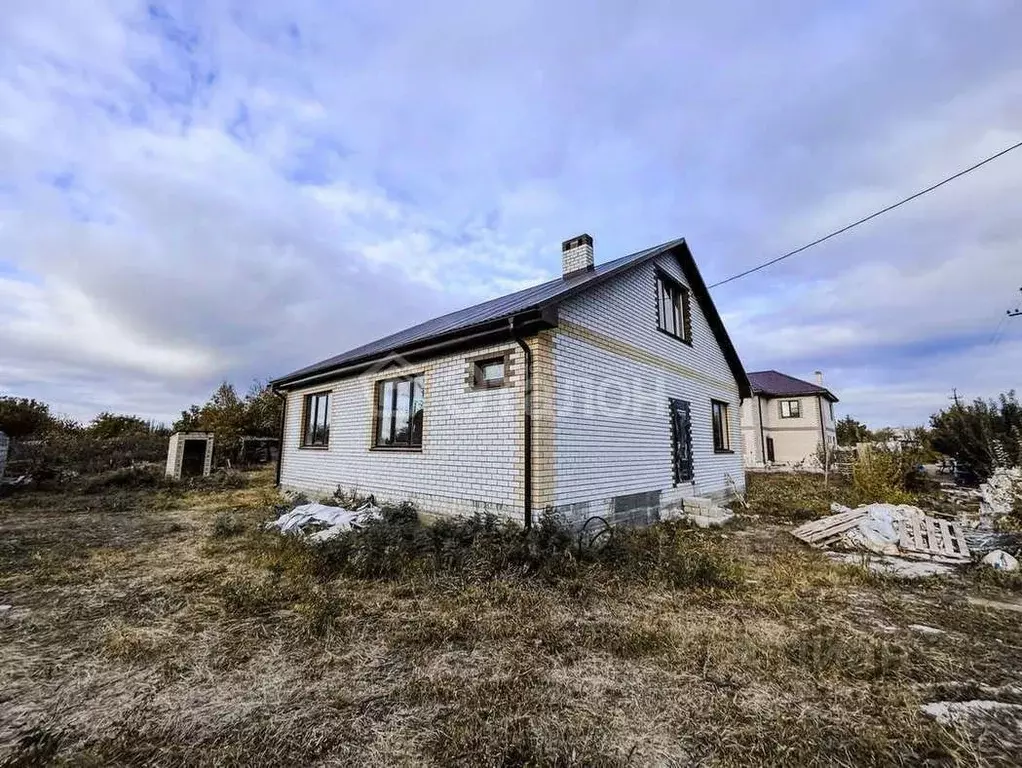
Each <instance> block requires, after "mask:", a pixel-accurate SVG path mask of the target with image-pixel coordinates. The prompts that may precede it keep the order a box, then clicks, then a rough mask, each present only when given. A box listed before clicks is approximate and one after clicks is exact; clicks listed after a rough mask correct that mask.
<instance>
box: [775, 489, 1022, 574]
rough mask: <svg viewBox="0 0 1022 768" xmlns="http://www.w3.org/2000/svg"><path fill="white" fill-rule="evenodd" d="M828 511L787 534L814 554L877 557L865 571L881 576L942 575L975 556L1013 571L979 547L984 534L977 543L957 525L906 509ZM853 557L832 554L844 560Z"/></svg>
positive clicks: (1008, 561)
mask: <svg viewBox="0 0 1022 768" xmlns="http://www.w3.org/2000/svg"><path fill="white" fill-rule="evenodd" d="M831 512H832V513H833V514H831V515H830V516H829V517H824V518H822V519H820V520H813V521H812V522H810V523H806V524H805V525H801V526H799V527H798V528H795V529H794V530H793V531H792V532H791V533H792V535H793V536H794V537H795V538H797V539H800V540H801V541H804V542H805V543H807V544H809V545H811V546H814V547H817V548H819V549H837V550H845V551H851V552H859V553H868V554H870V555H877V556H879V557H878V558H876V559H875V560H873V561H871V562H870V568H871V569H872V570H874V571H878V572H882V573H893V574H896V575H903V576H926V575H934V574H944V573H949V572H950V571H951V569H950V568H949V567H948V566H956V565H965V564H968V563H971V562H972V561H973V559H974V558H978V557H980V556H982V562H983V564H984V565H988V566H990V567H992V568H996V569H999V570H1005V571H1015V570H1018V568H1019V563H1018V560H1017V559H1016V558H1014V557H1012V555H1010V554H1009V553H1008V552H1005V551H1002V550H1001V549H995V548H993V546H984V544H987V543H993V540H992V539H990V537H989V535H985V536H984V537H981V538H977V537H976V536H975V535H974V534H973V532H971V531H967V529H966V528H965V527H964V526H963V525H962V524H961V523H959V522H956V521H952V520H945V519H941V518H938V517H932V516H930V515H927V514H926V513H925V512H923V510H921V509H919V508H918V507H913V506H910V505H908V504H867V505H865V506H861V507H857V508H856V509H850V508H848V507H844V506H842V505H840V504H832V505H831ZM855 557H856V556H855V555H837V554H836V555H834V558H835V559H839V560H844V561H848V560H849V559H855ZM922 563H925V566H924V565H922Z"/></svg>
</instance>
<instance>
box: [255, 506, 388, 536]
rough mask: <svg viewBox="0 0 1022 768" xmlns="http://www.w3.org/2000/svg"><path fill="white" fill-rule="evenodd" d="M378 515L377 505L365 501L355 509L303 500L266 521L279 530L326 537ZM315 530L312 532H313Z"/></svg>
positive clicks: (361, 523)
mask: <svg viewBox="0 0 1022 768" xmlns="http://www.w3.org/2000/svg"><path fill="white" fill-rule="evenodd" d="M379 516H380V508H379V507H377V506H375V505H373V504H370V503H366V504H363V505H362V506H361V507H359V508H358V509H344V508H343V507H331V506H329V505H327V504H302V505H301V506H300V507H295V508H294V509H292V510H291V511H290V512H285V513H284V514H283V515H281V516H280V517H278V518H277V519H276V520H271V521H270V522H269V523H267V524H266V527H267V528H277V529H279V530H280V532H281V533H290V534H296V535H307V536H308V538H309V541H327V540H329V539H332V538H334V537H335V536H337V535H338V534H339V533H342V532H344V531H350V530H351V529H352V528H359V527H361V526H362V525H364V524H365V523H367V522H368V521H369V520H371V519H373V518H378V517H379ZM313 531H315V532H313Z"/></svg>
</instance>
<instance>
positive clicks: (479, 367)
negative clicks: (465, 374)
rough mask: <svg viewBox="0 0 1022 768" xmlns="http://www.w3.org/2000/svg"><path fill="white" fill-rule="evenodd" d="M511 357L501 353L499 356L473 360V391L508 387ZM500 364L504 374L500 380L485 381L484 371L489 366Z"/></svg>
mask: <svg viewBox="0 0 1022 768" xmlns="http://www.w3.org/2000/svg"><path fill="white" fill-rule="evenodd" d="M508 358H509V355H508V353H507V352H501V353H500V354H497V355H488V356H486V357H479V358H475V359H474V360H471V361H469V362H471V364H472V388H473V389H498V388H500V387H506V386H507V385H508V383H509V380H508V375H509V373H508V367H509V365H510V360H509V359H508ZM497 363H499V364H500V365H501V366H502V367H503V369H504V372H503V374H502V375H501V377H500V379H484V378H483V369H484V368H486V366H488V365H494V364H497Z"/></svg>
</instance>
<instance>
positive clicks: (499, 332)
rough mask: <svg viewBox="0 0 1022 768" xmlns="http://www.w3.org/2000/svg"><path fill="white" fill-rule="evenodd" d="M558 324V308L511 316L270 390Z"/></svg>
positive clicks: (294, 377)
mask: <svg viewBox="0 0 1022 768" xmlns="http://www.w3.org/2000/svg"><path fill="white" fill-rule="evenodd" d="M556 325H557V312H556V308H553V307H549V308H543V309H533V310H528V311H525V312H520V313H518V314H515V315H512V316H510V317H504V318H499V319H497V320H491V321H488V322H486V323H480V324H478V325H474V326H469V327H466V328H460V329H458V330H457V331H455V332H453V333H449V334H445V335H442V336H434V337H430V338H429V339H425V340H423V341H421V342H418V343H415V344H410V345H406V346H404V347H396V348H394V349H392V350H389V351H387V352H385V353H381V354H377V355H370V356H368V357H365V358H363V359H359V360H351V361H349V362H346V363H344V364H343V365H339V366H336V367H333V368H329V369H326V370H321V371H310V372H308V373H304V374H303V373H302V372H301V371H298V372H297V373H293V374H290V375H288V376H282V377H281V378H279V379H273V380H271V381H270V387H271V388H273V389H274V390H278V391H283V390H291V389H297V388H299V387H311V386H316V385H317V384H324V383H326V382H329V381H334V380H336V379H344V378H349V377H351V376H359V375H361V374H364V373H371V372H375V371H383V370H391V369H394V368H402V367H405V366H408V365H413V364H415V363H421V362H422V361H424V360H429V359H431V358H434V357H437V356H439V355H447V354H455V353H457V352H462V351H464V350H468V349H475V348H478V347H484V346H488V345H490V344H501V343H503V342H505V341H512V340H513V339H514V338H515V337H521V336H532V335H535V334H536V333H538V332H539V331H542V330H547V329H549V328H553V327H555V326H556Z"/></svg>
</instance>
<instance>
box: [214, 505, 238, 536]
mask: <svg viewBox="0 0 1022 768" xmlns="http://www.w3.org/2000/svg"><path fill="white" fill-rule="evenodd" d="M244 531H245V523H244V521H243V520H241V518H239V517H238V516H237V515H236V514H234V513H231V512H219V513H217V516H216V517H214V518H213V525H212V527H211V530H210V536H212V537H213V538H214V539H229V538H232V537H234V536H240V535H241V534H242V533H244Z"/></svg>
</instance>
